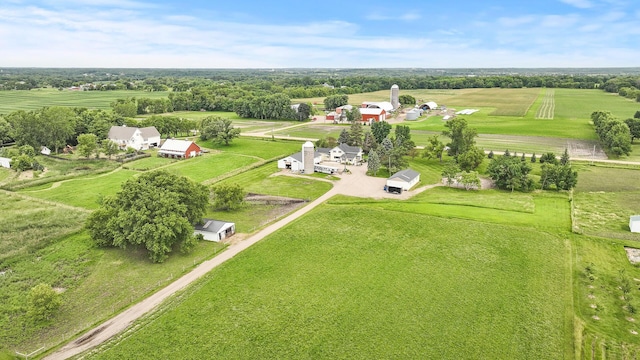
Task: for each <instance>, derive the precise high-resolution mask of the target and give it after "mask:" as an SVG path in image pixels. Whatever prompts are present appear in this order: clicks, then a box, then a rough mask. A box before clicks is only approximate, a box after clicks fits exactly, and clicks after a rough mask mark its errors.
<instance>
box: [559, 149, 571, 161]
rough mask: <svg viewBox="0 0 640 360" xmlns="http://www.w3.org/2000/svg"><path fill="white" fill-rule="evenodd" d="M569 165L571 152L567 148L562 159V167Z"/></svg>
mask: <svg viewBox="0 0 640 360" xmlns="http://www.w3.org/2000/svg"><path fill="white" fill-rule="evenodd" d="M568 164H569V151H567V148H565V149H564V153H563V154H562V157H561V158H560V165H568Z"/></svg>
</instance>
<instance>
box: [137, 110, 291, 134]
mask: <svg viewBox="0 0 640 360" xmlns="http://www.w3.org/2000/svg"><path fill="white" fill-rule="evenodd" d="M161 115H162V116H177V117H181V118H185V119H190V120H195V121H196V122H199V121H201V120H202V119H204V118H206V117H209V116H219V117H221V118H224V119H229V120H232V122H233V126H234V127H237V128H240V130H241V131H242V132H252V131H258V130H261V131H270V130H272V129H278V128H281V127H285V126H291V125H295V124H299V122H298V121H292V120H261V119H252V118H242V117H240V116H238V114H236V113H235V112H229V111H174V112H170V113H164V114H161ZM149 116H153V115H143V116H141V118H146V117H149Z"/></svg>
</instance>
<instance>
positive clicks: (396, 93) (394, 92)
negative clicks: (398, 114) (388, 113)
mask: <svg viewBox="0 0 640 360" xmlns="http://www.w3.org/2000/svg"><path fill="white" fill-rule="evenodd" d="M391 105H393V108H394V109H397V108H399V107H400V87H398V85H396V84H393V86H391Z"/></svg>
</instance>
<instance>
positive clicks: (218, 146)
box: [0, 84, 640, 359]
mask: <svg viewBox="0 0 640 360" xmlns="http://www.w3.org/2000/svg"><path fill="white" fill-rule="evenodd" d="M214 86H219V87H221V88H224V86H227V85H219V84H216V85H214ZM234 86H235V85H234ZM250 86H251V85H247V87H250ZM316 87H318V88H321V87H322V85H317V86H316ZM224 89H225V90H224V91H226V92H230V91H228V90H227V89H226V88H224ZM234 89H235V88H234ZM235 90H237V89H235ZM238 91H239V90H238ZM260 91H262V90H260ZM186 92H188V91H186ZM177 93H178V92H173V91H170V90H167V91H134V90H116V91H77V92H70V91H68V90H58V89H54V88H46V89H37V90H28V91H27V90H25V91H22V90H8V91H0V114H2V116H3V117H2V118H0V120H4V119H5V118H6V119H9V120H11V121H13V119H14V117H15V116H17V115H11V114H16V113H19V114H22V113H21V112H20V111H21V110H24V111H26V113H28V112H29V111H34V112H37V111H40V109H42V108H44V107H52V108H57V107H72V108H86V109H87V111H93V110H96V111H97V110H103V111H104V113H105V114H106V113H108V114H111V113H115V112H116V110H115V109H114V107H115V106H114V104H116V103H117V102H118V99H120V100H122V103H125V102H126V101H125V100H123V99H132V98H136V99H138V101H140V100H139V99H140V98H149V99H150V100H149V101H155V100H162V101H165V99H167V98H168V96H169V94H177ZM194 93H195V91H194ZM400 94H401V95H410V96H412V97H413V98H414V99H415V104H416V105H420V104H422V103H426V102H436V103H437V104H438V105H439V106H438V108H434V109H429V111H425V112H424V113H423V114H422V115H421V116H419V117H418V118H417V119H416V120H406V118H405V117H406V116H407V110H410V109H411V108H413V104H411V105H407V106H405V107H404V108H403V109H400V110H398V111H394V112H393V113H392V114H390V115H389V117H388V118H387V121H388V123H389V124H390V133H389V134H390V135H389V136H392V134H394V131H396V129H398V128H400V129H404V128H405V127H406V129H408V130H407V131H410V137H411V140H412V141H413V143H414V145H415V146H414V150H415V151H414V152H412V153H407V154H405V155H404V156H403V159H404V161H405V162H406V167H408V168H411V169H413V170H415V171H416V172H417V173H419V174H420V182H419V183H418V184H417V185H415V186H414V187H413V188H412V189H411V190H410V191H408V192H405V193H404V194H402V195H401V196H395V197H394V195H390V194H387V193H385V192H384V190H383V188H382V187H379V188H376V190H371V191H370V193H368V194H366V196H362V194H361V193H360V192H358V191H353V193H349V190H348V189H346V190H345V189H344V186H341V184H345V183H348V181H349V179H351V178H354V177H355V176H359V175H356V173H357V172H361V173H363V174H364V173H366V172H367V167H368V166H369V165H368V163H364V165H363V166H357V167H356V166H355V165H346V164H343V163H341V164H340V165H339V170H340V171H339V173H336V174H332V175H327V174H320V173H315V174H296V173H292V172H291V171H287V170H281V169H278V165H277V163H278V160H280V159H283V158H285V157H287V156H289V155H291V154H294V153H296V152H299V151H300V150H301V146H302V145H303V143H305V141H312V142H314V143H316V144H318V143H319V142H318V141H323V140H324V141H327V139H331V138H333V140H334V141H335V140H336V139H339V138H340V136H341V133H342V132H343V131H350V129H352V124H351V123H349V122H346V121H345V122H339V121H333V120H327V118H326V115H328V113H329V111H328V109H325V106H324V100H325V98H326V97H324V96H323V97H304V98H292V99H291V101H290V103H291V104H297V103H305V104H306V103H308V104H311V105H312V109H313V114H312V115H310V116H309V117H308V118H307V119H303V120H302V121H299V120H296V119H272V118H257V117H246V116H240V115H239V114H238V112H232V111H226V110H220V109H219V108H215V107H213V106H212V109H204V108H202V109H197V110H194V109H191V110H179V111H169V112H162V113H150V112H147V113H144V114H136V115H135V116H133V117H126V126H128V127H131V126H132V125H137V124H147V122H150V121H156V122H157V124H163V123H162V121H163V120H162V119H163V118H165V119H178V120H177V121H179V122H185V123H188V124H193V125H194V127H195V128H194V129H189V128H187V130H188V131H186V132H185V134H182V133H181V132H180V131H179V130H173V131H174V133H171V134H170V135H165V134H163V140H164V139H167V138H179V139H186V140H190V141H194V142H195V143H196V144H197V145H199V146H200V147H201V148H202V149H203V150H204V151H203V153H202V154H201V156H197V157H194V158H189V159H175V158H164V157H160V156H159V150H158V149H157V148H156V149H153V148H152V149H149V150H144V151H141V154H137V155H138V157H139V158H137V159H134V160H132V161H122V157H123V156H124V155H125V151H120V152H118V153H116V154H114V156H111V155H107V154H106V153H102V154H101V153H100V152H98V153H97V158H96V156H94V155H93V154H91V156H82V155H80V154H79V152H78V151H77V147H75V148H74V151H72V152H71V153H62V151H60V153H59V154H53V155H55V156H46V155H42V154H37V155H34V157H35V159H37V161H38V164H39V165H42V167H41V168H34V169H31V170H24V171H16V170H14V169H5V168H2V167H0V194H1V195H0V206H1V207H2V209H4V210H3V211H2V212H0V249H1V250H2V251H0V289H1V291H0V314H1V316H0V359H3V358H7V359H12V358H15V357H16V356H17V355H16V354H17V353H18V352H19V353H21V354H26V353H30V352H32V351H37V355H35V356H38V357H41V358H52V359H53V358H63V357H57V356H58V354H60V353H62V351H64V349H66V348H68V347H74V346H76V347H79V346H80V345H82V343H83V342H85V341H90V340H91V338H92V337H97V336H98V333H99V332H100V331H97V332H96V331H93V332H89V333H88V331H90V330H92V329H96V328H97V327H98V328H99V326H101V324H103V323H108V322H109V321H110V319H112V318H113V317H114V316H116V315H118V314H122V313H124V312H126V311H127V310H130V309H135V306H136V304H139V303H141V302H143V301H144V300H145V299H148V298H150V297H151V296H154V295H157V294H160V293H163V291H164V290H165V289H167V288H168V286H170V285H171V284H173V283H174V282H176V281H178V280H179V279H180V278H182V277H183V276H187V275H188V274H190V273H191V272H192V271H197V270H198V268H200V267H202V266H205V265H206V264H207V263H209V262H211V261H215V259H216V258H220V257H223V256H225V253H229V252H232V251H236V249H238V248H241V247H242V246H243V243H246V242H250V241H252V239H253V238H256V237H257V236H262V235H261V234H262V232H264V231H267V230H269V229H270V228H271V227H274V226H277V227H278V228H277V229H276V230H274V231H273V232H270V233H269V234H267V235H265V236H264V238H263V239H262V237H261V238H260V239H262V240H260V241H257V243H255V245H251V246H250V247H248V248H246V249H244V248H243V250H242V251H241V252H240V251H238V253H237V254H236V255H235V256H233V257H231V258H230V259H228V260H226V261H224V262H223V263H221V264H220V265H218V266H216V267H215V268H213V269H212V270H211V271H208V272H207V273H206V274H203V275H202V276H201V277H199V278H198V279H196V280H195V281H194V282H193V283H191V285H189V286H186V287H184V288H181V289H180V290H179V291H177V292H176V293H174V294H172V295H171V296H168V297H167V298H166V299H165V300H164V301H162V302H161V303H160V304H159V305H158V306H157V307H153V309H152V310H151V311H149V312H148V313H145V314H140V316H139V317H136V318H133V319H132V320H131V325H130V326H129V327H127V330H126V331H124V332H121V333H119V334H117V335H115V336H113V337H111V338H110V339H108V340H106V341H104V342H103V343H101V344H99V345H97V346H95V347H93V348H91V349H88V350H87V351H82V352H79V353H78V354H75V355H74V356H79V357H80V358H87V359H93V358H96V359H122V358H125V359H126V358H136V359H139V358H149V359H157V358H194V359H196V358H296V359H297V358H320V359H334V358H349V359H370V358H410V359H413V358H443V359H461V358H462V359H476V358H477V359H636V358H639V357H640V335H638V332H640V316H638V314H637V312H638V310H637V309H640V280H639V279H640V265H638V264H637V263H636V264H632V263H631V262H630V259H629V257H628V256H627V249H639V248H640V234H638V233H633V232H631V231H629V230H630V228H629V217H630V216H632V215H638V214H640V181H639V180H640V145H638V144H640V142H639V141H638V139H635V141H634V142H632V143H631V151H630V153H629V154H623V155H616V154H614V152H613V151H612V150H611V149H610V148H608V147H607V146H605V144H604V142H603V141H602V140H601V139H600V138H599V137H598V135H597V133H596V130H594V127H595V126H594V123H593V120H592V117H591V114H592V113H593V112H609V113H610V114H611V116H612V117H614V118H617V119H621V120H625V119H627V118H633V116H634V113H636V111H639V110H640V103H638V102H636V101H633V100H630V99H627V98H625V97H623V96H617V95H616V94H612V93H609V92H605V91H603V90H601V89H596V88H590V89H568V88H548V87H529V88H527V87H522V88H497V87H495V88H468V89H412V90H404V89H402V88H401V89H400ZM256 96H258V95H256ZM259 96H263V95H259ZM220 97H222V96H221V95H220V96H218V100H219V98H220ZM388 100H389V90H380V91H375V92H359V93H353V94H349V95H348V103H349V104H351V105H353V106H354V107H356V108H357V107H359V106H360V105H361V104H362V103H363V102H364V101H388ZM127 101H130V100H127ZM166 101H168V100H166ZM221 104H222V102H221ZM218 106H221V105H218ZM284 107H285V108H289V103H286V104H285V106H284ZM464 109H475V110H478V111H476V112H473V113H472V114H470V115H461V114H456V112H458V111H460V110H464ZM325 110H327V111H325ZM79 114H87V113H86V112H80V113H79ZM96 114H100V115H99V116H107V115H104V114H103V113H98V112H96ZM12 116H13V117H12ZM78 116H81V115H78ZM82 116H85V115H82ZM86 116H88V115H86ZM96 116H98V115H96ZM212 116H215V117H221V118H225V119H229V120H230V121H231V123H232V124H233V126H235V127H236V128H237V129H239V131H240V136H239V137H235V138H232V140H231V142H230V143H229V144H224V142H220V141H218V140H217V139H211V138H205V139H203V138H202V136H201V135H202V132H203V131H202V129H204V126H201V125H202V124H203V123H206V122H207V121H209V120H210V119H211V117H212ZM447 116H449V117H448V118H447V119H453V118H456V119H461V118H462V119H464V120H465V121H466V123H467V124H468V126H469V128H472V129H475V130H476V131H477V136H476V137H475V139H474V144H475V145H477V146H478V147H479V148H480V149H481V150H482V151H483V153H482V154H483V158H482V159H481V161H480V164H478V166H477V167H476V168H475V169H474V171H475V172H476V173H477V174H478V175H479V177H480V178H481V179H482V181H483V182H482V183H483V188H482V189H474V190H465V188H464V187H463V186H456V185H455V184H450V185H453V186H447V183H446V181H444V180H443V178H446V176H445V175H444V174H445V173H446V168H447V166H448V164H451V163H452V162H453V161H455V157H454V156H453V155H449V154H447V152H446V151H444V152H442V151H443V150H440V151H441V154H443V155H442V158H441V159H439V158H437V157H432V156H425V155H424V154H426V152H427V151H428V150H429V146H430V144H431V143H432V142H433V139H434V135H435V138H436V139H440V141H442V142H443V143H447V142H448V141H450V136H447V135H445V134H444V133H443V132H446V131H447V130H449V126H448V125H447V124H448V122H447V119H445V117H447ZM265 117H266V116H265ZM8 123H9V122H8ZM0 124H1V123H0ZM141 126H142V125H141ZM363 129H364V133H369V132H373V131H374V127H373V126H369V125H365V126H363ZM196 130H198V131H196ZM395 134H396V136H398V137H399V135H397V134H398V133H397V132H396V133H395ZM2 145H3V147H4V149H6V150H3V151H11V149H16V150H17V149H19V148H21V146H23V145H22V144H20V143H19V142H16V143H13V141H11V142H9V141H8V142H6V143H3V144H2ZM392 146H394V145H393V144H392ZM320 147H321V146H319V145H318V146H316V148H320ZM70 148H71V147H70ZM565 150H566V151H567V156H570V161H571V162H570V166H571V169H572V170H573V171H576V172H577V176H578V180H577V184H576V185H575V187H573V188H572V189H570V190H560V189H559V186H558V187H555V186H554V187H551V188H546V187H544V186H543V185H539V184H540V183H541V181H542V178H543V177H544V176H545V174H546V173H545V171H546V169H547V168H546V165H543V164H541V163H540V161H539V160H538V161H535V160H536V157H535V156H537V159H539V158H540V156H541V155H543V154H545V153H550V152H552V153H554V154H555V155H554V154H552V157H553V159H554V160H555V156H557V157H558V159H560V157H561V155H562V154H563V152H564V151H565ZM503 152H510V153H512V154H513V153H515V155H514V156H515V157H517V158H518V159H519V158H520V157H522V163H525V162H526V163H527V164H528V165H529V166H530V173H529V175H530V178H531V180H532V183H533V184H535V186H533V187H532V188H530V189H527V190H526V191H518V189H516V190H515V191H514V190H513V188H512V189H511V190H510V191H509V190H500V189H498V188H496V186H495V185H494V186H492V185H491V184H492V183H493V182H492V179H491V174H490V168H491V165H490V164H491V162H492V161H493V160H492V159H490V158H489V156H488V154H489V153H491V156H494V157H495V158H499V157H500V156H501V155H500V154H502V153H503ZM369 154H371V153H367V154H365V156H366V157H369ZM494 154H495V155H494ZM534 154H535V156H533V155H534ZM532 156H533V160H532V159H531V158H532ZM115 159H119V160H121V161H116V160H115ZM388 161H389V163H390V162H391V158H390V157H389V158H388ZM385 166H386V165H385V164H384V162H383V164H382V166H381V168H380V171H376V172H375V174H374V173H373V172H371V171H370V172H369V173H368V175H363V176H367V177H368V178H374V180H382V181H383V182H384V179H386V178H387V177H389V176H390V175H391V173H390V172H391V171H390V169H389V168H390V166H388V167H385ZM157 170H160V171H163V172H164V173H167V174H170V175H171V176H173V175H175V176H180V177H181V179H185V180H183V181H184V182H187V181H188V182H190V183H191V182H192V183H194V184H200V185H202V186H204V187H205V188H206V189H207V191H209V192H212V193H215V191H216V190H217V189H219V188H223V187H227V186H228V187H233V186H237V187H239V188H241V189H242V190H243V191H244V193H245V194H246V195H247V197H246V201H245V202H244V203H243V204H242V205H241V206H238V207H236V208H232V209H225V208H215V207H214V206H213V205H212V203H211V202H210V203H208V204H207V207H206V209H205V211H204V213H203V215H204V216H203V217H205V218H212V219H220V220H224V221H231V222H234V223H235V229H236V231H237V233H236V234H235V235H234V236H232V237H231V238H229V239H228V241H222V242H212V241H199V242H197V243H196V244H195V246H194V248H193V249H192V250H191V251H190V252H187V253H183V252H180V251H178V250H177V247H176V249H175V251H173V252H172V253H171V254H170V255H169V256H168V258H167V259H166V260H165V261H164V262H162V263H153V262H151V261H150V260H149V257H148V254H147V253H146V251H145V249H144V247H141V246H133V245H129V246H127V247H124V248H121V247H115V246H114V247H101V246H98V245H97V244H96V242H95V241H94V239H92V236H91V234H92V232H91V229H90V228H89V226H88V225H87V223H88V220H87V219H88V218H90V217H91V216H92V214H95V213H96V212H98V211H100V209H102V208H103V207H104V205H105V203H107V204H108V203H109V201H110V200H109V199H112V198H113V197H114V196H116V195H117V194H120V193H121V192H123V184H129V183H130V182H132V181H135V180H136V179H140V178H144V176H146V175H149V174H155V171H157ZM182 177H183V178H182ZM187 179H188V180H187ZM485 184H487V186H485ZM125 186H126V185H125ZM363 186H364V185H363ZM337 189H340V190H339V191H338V190H337ZM418 189H419V190H418ZM252 197H253V198H252ZM256 198H258V199H262V198H266V199H269V201H255V200H252V199H256ZM212 199H213V200H215V197H212V198H211V199H209V200H211V201H213V200H212ZM274 199H275V200H277V201H275V200H274ZM318 199H319V200H318ZM316 201H317V202H316ZM311 205H313V206H315V207H313V208H312V209H311V210H308V212H307V210H305V208H306V207H310V208H311ZM298 211H300V212H301V213H299V215H296V214H298V213H297V212H298ZM292 215H296V218H295V219H293V218H292V220H290V221H289V220H287V219H289V216H292ZM285 220H286V222H283V221H285ZM279 224H282V225H279ZM252 244H253V243H252ZM234 254H235V253H234ZM41 283H44V284H48V285H50V286H51V288H52V289H54V290H55V291H56V293H57V294H58V295H59V298H60V299H61V305H60V306H59V308H57V310H56V311H55V312H54V313H52V315H51V316H50V317H49V318H47V319H46V320H43V321H39V322H37V321H36V322H34V321H33V319H32V318H31V315H29V311H28V304H27V300H25V299H26V298H27V297H28V296H30V295H28V294H29V293H30V291H31V289H32V288H33V287H34V286H36V285H38V284H41ZM60 356H62V355H60Z"/></svg>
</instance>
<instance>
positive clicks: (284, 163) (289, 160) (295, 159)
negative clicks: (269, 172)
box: [278, 151, 322, 172]
mask: <svg viewBox="0 0 640 360" xmlns="http://www.w3.org/2000/svg"><path fill="white" fill-rule="evenodd" d="M320 162H322V155H321V154H320V153H319V152H317V151H315V152H314V154H313V163H314V165H315V164H319V163H320ZM278 169H287V170H291V171H295V172H298V171H302V170H304V164H303V163H302V151H300V152H297V153H295V154H291V155H289V156H287V157H286V158H283V159H280V160H278Z"/></svg>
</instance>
